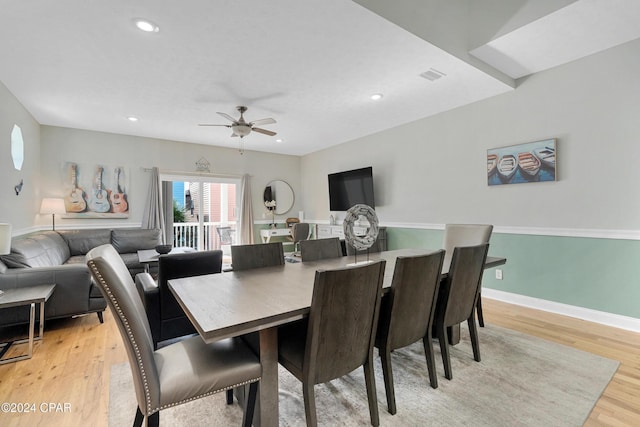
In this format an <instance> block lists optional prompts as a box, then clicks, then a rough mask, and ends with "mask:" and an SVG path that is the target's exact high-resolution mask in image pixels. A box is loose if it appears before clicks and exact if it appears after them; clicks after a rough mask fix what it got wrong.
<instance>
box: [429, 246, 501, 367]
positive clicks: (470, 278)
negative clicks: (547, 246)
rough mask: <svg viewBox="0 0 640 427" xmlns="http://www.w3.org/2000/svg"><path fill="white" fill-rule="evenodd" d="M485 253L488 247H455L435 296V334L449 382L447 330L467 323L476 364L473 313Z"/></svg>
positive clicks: (478, 346) (478, 348)
mask: <svg viewBox="0 0 640 427" xmlns="http://www.w3.org/2000/svg"><path fill="white" fill-rule="evenodd" d="M488 250H489V244H488V243H484V244H481V245H477V246H459V247H456V248H455V249H454V250H453V256H452V258H451V267H450V269H449V274H448V275H447V279H446V280H445V281H444V283H442V284H441V286H440V290H439V292H438V302H437V305H436V315H435V333H436V335H437V336H438V341H439V342H440V352H441V353H442V363H443V364H444V374H445V377H446V378H447V379H449V380H450V379H452V378H453V374H452V372H451V356H450V354H449V338H448V335H447V327H450V326H453V325H457V324H459V323H462V322H463V321H465V320H466V321H467V324H468V325H469V335H470V337H471V346H472V348H473V358H474V360H475V361H476V362H479V361H480V343H479V340H478V329H477V328H476V318H475V315H474V311H475V307H476V301H477V299H478V288H479V286H480V280H481V279H482V273H483V271H484V263H485V260H486V258H487V251H488Z"/></svg>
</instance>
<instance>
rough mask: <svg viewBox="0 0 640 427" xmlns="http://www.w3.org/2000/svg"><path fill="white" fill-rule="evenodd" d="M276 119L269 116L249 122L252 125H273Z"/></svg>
mask: <svg viewBox="0 0 640 427" xmlns="http://www.w3.org/2000/svg"><path fill="white" fill-rule="evenodd" d="M275 122H276V121H275V120H274V119H272V118H268V119H260V120H254V121H252V122H249V124H250V125H251V126H260V125H272V124H274V123H275Z"/></svg>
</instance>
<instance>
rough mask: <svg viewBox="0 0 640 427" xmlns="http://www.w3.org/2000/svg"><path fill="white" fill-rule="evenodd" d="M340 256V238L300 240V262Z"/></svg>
mask: <svg viewBox="0 0 640 427" xmlns="http://www.w3.org/2000/svg"><path fill="white" fill-rule="evenodd" d="M341 256H342V246H341V245H340V239H339V238H337V237H330V238H328V239H313V240H302V241H301V242H300V258H302V262H305V261H318V260H321V259H329V258H339V257H341Z"/></svg>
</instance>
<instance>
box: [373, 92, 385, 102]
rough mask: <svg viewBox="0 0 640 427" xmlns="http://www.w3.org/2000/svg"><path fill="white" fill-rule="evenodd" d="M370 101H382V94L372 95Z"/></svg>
mask: <svg viewBox="0 0 640 427" xmlns="http://www.w3.org/2000/svg"><path fill="white" fill-rule="evenodd" d="M371 99H373V100H374V101H377V100H379V99H382V94H381V93H374V94H373V95H371Z"/></svg>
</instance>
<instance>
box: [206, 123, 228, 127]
mask: <svg viewBox="0 0 640 427" xmlns="http://www.w3.org/2000/svg"><path fill="white" fill-rule="evenodd" d="M198 126H224V127H226V128H230V127H231V125H211V124H207V123H204V124H199V125H198Z"/></svg>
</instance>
